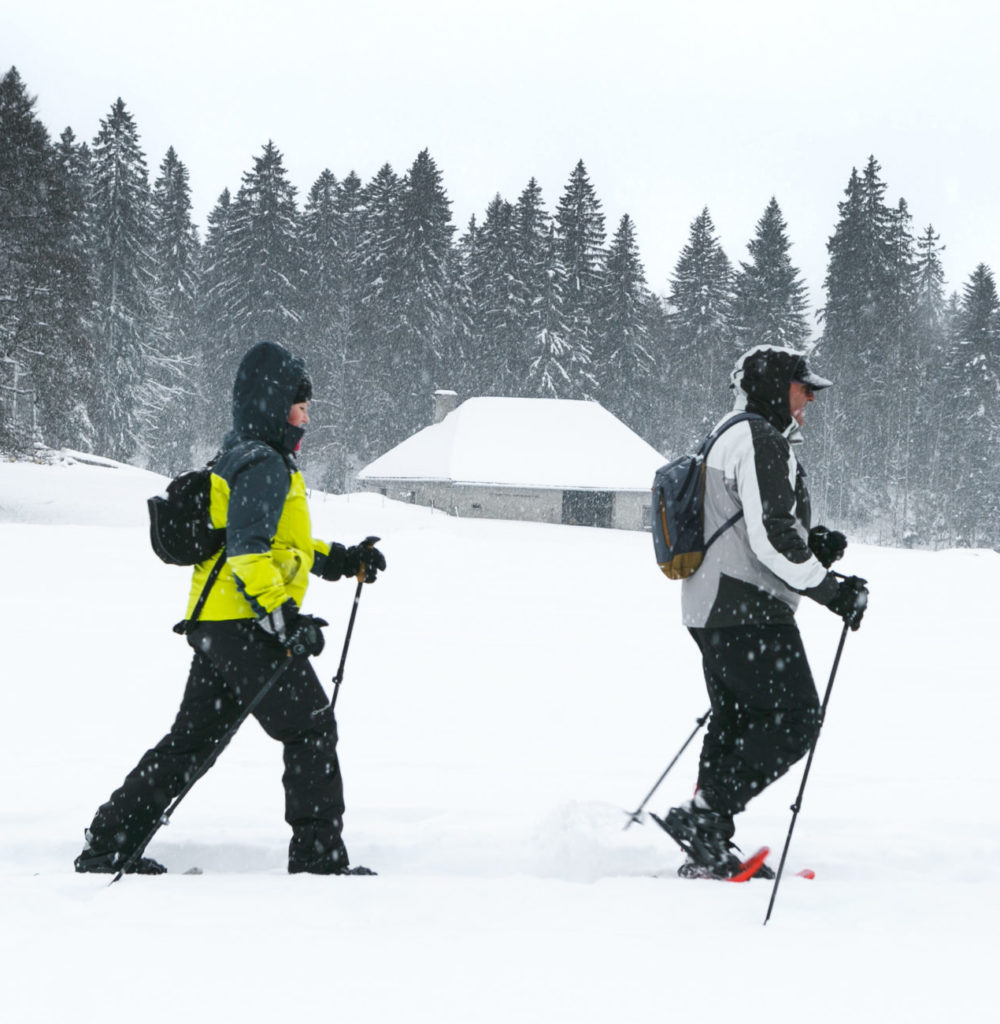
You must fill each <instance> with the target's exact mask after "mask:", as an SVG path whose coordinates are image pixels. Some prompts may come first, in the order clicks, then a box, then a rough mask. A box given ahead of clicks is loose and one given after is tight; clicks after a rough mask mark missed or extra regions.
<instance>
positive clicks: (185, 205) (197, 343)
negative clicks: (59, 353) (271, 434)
mask: <svg viewBox="0 0 1000 1024" xmlns="http://www.w3.org/2000/svg"><path fill="white" fill-rule="evenodd" d="M153 236H154V243H153V250H154V255H155V258H156V287H157V296H158V299H159V312H160V324H159V330H158V336H159V339H160V345H161V348H162V352H163V355H164V356H165V357H168V358H170V359H172V360H173V362H174V364H175V365H176V366H177V368H178V370H179V373H178V377H179V379H178V380H177V382H176V383H177V386H176V388H175V389H174V390H173V393H172V394H171V395H170V397H169V399H168V400H167V401H166V403H165V405H164V407H163V409H162V410H161V412H160V413H159V416H158V422H157V430H156V433H155V438H156V440H155V445H154V449H153V452H152V457H153V463H154V465H155V466H156V467H157V468H159V469H161V470H162V471H163V472H165V473H167V474H168V475H170V476H173V475H175V474H177V473H179V472H181V471H182V470H183V469H185V468H187V467H189V466H191V465H192V464H193V463H194V462H195V460H196V456H195V454H194V448H195V447H196V445H197V443H198V440H199V438H198V433H199V431H198V429H197V420H196V419H195V417H194V416H192V415H191V413H192V410H193V409H194V408H197V407H198V406H199V405H200V404H201V401H202V400H200V399H199V397H198V396H199V395H200V393H201V389H202V387H203V385H204V383H205V364H204V360H203V358H202V356H203V352H202V345H201V340H202V339H201V337H200V335H199V330H198V303H199V293H200V243H199V241H198V232H197V230H196V228H195V227H194V224H193V223H192V221H191V187H190V184H189V176H188V170H187V167H185V166H184V164H183V162H182V161H181V160H180V159H179V158H178V156H177V153H176V152H175V151H174V148H173V146H171V147H169V148H168V150H167V152H166V155H165V156H164V158H163V161H162V163H161V164H160V171H159V175H158V177H157V179H156V181H155V183H154V185H153Z"/></svg>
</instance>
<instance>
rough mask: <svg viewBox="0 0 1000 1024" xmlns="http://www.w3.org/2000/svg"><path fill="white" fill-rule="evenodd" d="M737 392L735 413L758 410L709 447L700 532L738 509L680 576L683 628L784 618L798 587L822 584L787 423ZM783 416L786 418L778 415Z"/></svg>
mask: <svg viewBox="0 0 1000 1024" xmlns="http://www.w3.org/2000/svg"><path fill="white" fill-rule="evenodd" d="M755 404H756V403H754V402H753V401H751V402H750V403H749V404H748V402H747V400H746V396H745V395H743V394H740V393H738V397H737V401H736V405H735V408H734V409H733V411H732V412H730V413H728V414H727V415H726V416H725V417H723V420H722V421H721V422H725V420H727V419H729V418H730V417H731V416H734V415H735V414H736V413H738V412H742V411H743V410H748V411H750V412H760V413H761V414H762V415H764V416H766V418H761V419H756V418H755V419H750V420H746V421H745V422H743V423H738V424H737V425H736V426H734V427H730V429H729V430H727V431H726V432H725V433H724V434H723V435H722V436H721V437H720V438H719V439H718V440H717V441H716V442H715V444H714V445H713V446H712V448H711V450H710V451H709V454H708V462H707V465H706V473H705V536H706V537H711V536H712V534H713V533H714V532H715V531H716V530H717V529H718V528H719V527H720V526H721V525H722V524H723V523H724V522H725V521H726V520H727V519H729V518H730V517H731V516H733V515H735V514H736V513H737V512H739V511H740V510H741V509H742V511H743V517H742V518H741V519H739V520H737V522H736V524H735V525H734V526H732V527H730V528H729V529H728V530H726V531H725V532H724V533H723V534H722V535H721V536H720V537H719V538H718V539H717V540H716V541H715V542H714V543H713V544H712V546H711V547H710V548H709V549H708V551H707V553H706V555H705V560H704V561H703V562H702V564H701V567H700V568H699V569H698V571H697V572H696V573H694V575H693V576H690V577H688V578H687V579H686V580H684V582H683V584H682V589H681V606H682V611H683V619H684V625H685V626H697V627H709V628H712V627H726V626H745V625H754V624H769V623H773V624H788V623H791V622H793V621H794V616H795V610H796V608H798V604H799V596H800V594H799V592H800V591H803V590H807V589H809V588H811V587H815V586H818V585H819V584H821V583H822V582H823V581H824V579H825V577H826V569H824V568H823V565H822V564H821V563H820V562H819V560H818V559H817V558H816V557H815V556H814V555H813V554H812V552H811V551H810V550H809V545H808V542H807V538H808V535H809V526H810V516H811V512H810V506H809V493H808V491H807V490H806V482H805V470H803V469H802V467H801V466H800V465H799V463H798V460H797V459H796V457H795V454H794V452H793V450H792V441H793V438H794V435H795V434H796V433H797V431H798V427H797V425H796V424H795V423H794V422H789V423H788V426H786V427H785V429H784V430H783V431H782V430H779V429H778V428H777V427H776V426H775V425H774V423H773V420H774V419H775V417H774V416H773V415H768V413H769V412H770V410H769V409H766V408H760V409H758V408H755ZM784 418H785V419H786V420H790V417H788V416H785V417H784Z"/></svg>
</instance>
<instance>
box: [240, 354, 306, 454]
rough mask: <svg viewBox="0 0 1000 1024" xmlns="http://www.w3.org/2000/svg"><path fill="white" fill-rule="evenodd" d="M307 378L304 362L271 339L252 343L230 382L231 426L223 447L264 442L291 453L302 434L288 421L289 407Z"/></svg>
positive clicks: (302, 432) (300, 430)
mask: <svg viewBox="0 0 1000 1024" xmlns="http://www.w3.org/2000/svg"><path fill="white" fill-rule="evenodd" d="M308 380H309V377H308V374H307V373H306V365H305V363H304V362H303V361H302V360H301V359H299V358H298V357H297V356H293V355H292V354H291V352H289V351H288V350H287V349H286V348H283V347H282V346H281V345H278V344H276V343H275V342H273V341H262V342H260V343H259V344H257V345H254V347H253V348H252V349H250V351H249V352H247V354H246V355H245V356H244V357H243V359H242V361H241V362H240V365H239V369H238V370H237V371H236V380H235V381H234V382H233V429H232V432H231V433H230V434H229V436H228V437H227V438H226V447H229V446H230V445H232V444H236V443H238V442H239V441H249V440H254V441H263V442H264V443H265V444H269V445H271V447H272V448H277V449H278V451H280V452H283V453H286V454H291V453H292V452H293V451H295V447H296V445H297V444H298V443H299V441H301V440H302V435H303V434H304V433H305V431H304V430H303V428H302V427H293V426H291V425H290V424H289V422H288V410H289V409H290V408H291V407H292V405H293V404H294V403H295V401H296V400H297V396H298V395H299V394H301V393H302V388H303V384H304V383H307V382H308Z"/></svg>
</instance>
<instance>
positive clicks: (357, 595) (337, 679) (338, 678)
mask: <svg viewBox="0 0 1000 1024" xmlns="http://www.w3.org/2000/svg"><path fill="white" fill-rule="evenodd" d="M364 585H365V581H364V577H362V578H361V579H359V580H358V585H357V588H356V589H355V591H354V604H353V605H351V617H350V618H349V619H348V620H347V635H346V636H345V637H344V649H343V650H342V651H341V652H340V665H339V667H338V668H337V674H336V675H335V676H334V677H333V696H332V697H331V698H330V710H331V711H332V710H333V709H334V708H335V707H336V706H337V694H338V693H340V684H341V683H342V682H343V681H344V665H345V664H346V663H347V649H348V647H350V646H351V634H352V633H353V632H354V619H355V617H356V616H357V614H358V603H359V602H360V601H361V588H362V587H363V586H364Z"/></svg>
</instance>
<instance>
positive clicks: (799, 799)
mask: <svg viewBox="0 0 1000 1024" xmlns="http://www.w3.org/2000/svg"><path fill="white" fill-rule="evenodd" d="M849 628H850V627H849V626H848V624H847V623H846V622H845V623H844V628H843V630H841V633H840V643H839V644H837V654H836V656H835V657H834V659H833V668H831V669H830V681H829V682H828V683H827V684H826V693H825V694H824V695H823V704H822V706H821V707H820V710H819V729H822V728H823V721H824V720H825V718H826V706H827V704H829V703H830V691H831V690H832V689H833V680H834V679H835V678H836V676H837V667H838V666H839V665H840V655H841V654H842V653H843V650H844V641H845V640H846V639H847V630H848V629H849ZM819 729H817V730H816V737H815V739H814V740H813V741H812V746H811V747H810V748H809V756H808V757H807V758H806V767H805V770H804V771H803V772H802V784H801V785H800V786H799V793H798V796H796V798H795V803H794V804H792V807H791V810H792V821H791V824H790V825H789V826H788V835H787V836H786V837H785V848H784V849H783V850H782V851H781V861H780V863H779V864H778V873H777V874H776V875H775V876H774V887H773V888H772V889H771V900H770V902H769V903H768V905H767V915H766V916H765V918H764V924H767V922H768V921H769V920H770V919H771V911H772V909H773V908H774V900H775V897H776V896H777V895H778V884H779V883H780V882H781V872H782V871H784V869H785V858H786V857H787V856H788V847H789V845H790V844H791V842H792V831H793V829H794V828H795V819H796V818H798V816H799V810H800V809H801V807H802V794H803V793H805V791H806V780H807V779H808V778H809V769H810V767H811V766H812V760H813V754H815V753H816V744H817V743H819Z"/></svg>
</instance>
